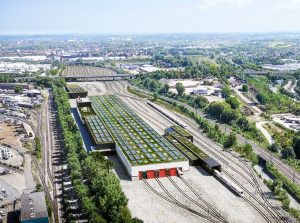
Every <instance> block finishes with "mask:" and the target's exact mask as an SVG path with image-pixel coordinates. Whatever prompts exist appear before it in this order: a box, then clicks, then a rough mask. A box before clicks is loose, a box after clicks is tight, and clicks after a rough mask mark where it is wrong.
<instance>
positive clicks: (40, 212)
mask: <svg viewBox="0 0 300 223" xmlns="http://www.w3.org/2000/svg"><path fill="white" fill-rule="evenodd" d="M38 218H48V212H47V206H46V200H45V194H44V192H35V193H25V194H22V195H21V221H25V220H30V219H38Z"/></svg>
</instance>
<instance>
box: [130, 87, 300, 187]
mask: <svg viewBox="0 0 300 223" xmlns="http://www.w3.org/2000/svg"><path fill="white" fill-rule="evenodd" d="M133 88H136V87H133ZM136 89H138V88H136ZM138 90H140V91H141V92H144V93H145V94H148V95H149V94H150V95H152V93H151V92H149V91H146V90H142V89H138ZM161 98H163V99H165V100H166V101H170V102H176V103H177V104H180V105H183V106H185V107H186V108H187V109H189V110H191V111H193V112H197V114H198V115H200V116H202V117H203V118H206V119H207V121H209V122H210V123H211V124H215V123H217V122H216V120H212V119H208V118H207V117H206V115H205V114H204V113H203V112H202V111H201V110H199V109H197V110H196V109H194V108H193V107H191V106H189V105H187V104H184V103H182V102H179V101H177V100H174V99H170V98H166V97H161ZM218 124H219V126H220V129H221V130H222V131H226V132H231V131H232V129H231V127H230V126H228V125H225V124H220V123H218ZM237 139H238V141H239V142H240V143H241V144H246V143H249V144H251V145H252V147H253V150H254V152H255V153H256V154H257V155H258V156H260V157H262V158H263V159H265V160H267V161H268V162H270V163H272V164H274V165H275V166H276V167H277V168H278V169H279V170H280V171H281V172H282V173H283V174H284V175H285V176H286V177H288V178H289V179H290V180H292V181H294V182H295V183H297V184H298V185H299V186H300V173H298V172H295V170H294V169H293V168H292V167H290V166H289V165H287V164H285V163H284V162H283V161H281V160H280V159H278V158H277V157H276V156H275V155H274V154H273V153H272V152H270V151H268V150H265V149H264V148H262V147H260V145H258V144H256V143H254V142H252V141H250V140H248V139H246V138H245V137H244V136H242V135H240V134H237Z"/></svg>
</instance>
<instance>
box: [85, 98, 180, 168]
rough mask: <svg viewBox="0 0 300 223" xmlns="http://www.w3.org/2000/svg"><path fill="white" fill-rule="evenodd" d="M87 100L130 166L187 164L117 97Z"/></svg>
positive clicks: (177, 152) (164, 140) (173, 148)
mask: <svg viewBox="0 0 300 223" xmlns="http://www.w3.org/2000/svg"><path fill="white" fill-rule="evenodd" d="M90 100H91V102H92V107H93V109H94V111H95V112H96V114H97V115H98V116H99V118H101V120H102V121H103V123H104V125H105V126H106V127H107V129H108V131H109V132H110V134H111V136H112V138H113V139H114V140H115V142H116V144H117V145H118V146H119V148H120V149H121V150H122V151H123V153H124V154H125V156H126V157H127V159H128V161H129V162H130V163H131V165H133V166H134V165H145V164H152V163H165V162H174V161H183V160H186V159H185V157H184V156H183V155H182V154H181V153H180V152H179V151H177V149H175V147H174V146H172V145H171V144H170V143H169V142H168V141H167V140H166V139H165V138H163V137H162V136H160V135H159V134H158V133H157V132H155V131H154V130H153V129H152V128H151V127H150V126H149V125H148V124H147V123H146V122H144V121H143V120H142V119H141V118H140V117H139V116H138V115H136V114H135V113H134V112H133V111H132V110H131V109H130V108H129V107H128V106H127V105H126V104H125V103H124V102H122V101H121V100H120V99H119V98H118V97H116V96H113V95H106V96H92V97H90Z"/></svg>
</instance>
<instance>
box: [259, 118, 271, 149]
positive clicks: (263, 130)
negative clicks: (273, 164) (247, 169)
mask: <svg viewBox="0 0 300 223" xmlns="http://www.w3.org/2000/svg"><path fill="white" fill-rule="evenodd" d="M266 123H269V122H267V121H262V122H257V123H256V124H255V125H256V128H258V129H259V130H260V131H261V132H262V134H264V136H265V137H266V139H267V140H268V142H269V144H270V145H272V144H273V143H274V140H273V138H272V136H271V134H270V133H269V132H268V131H267V130H266V129H265V128H264V126H263V125H264V124H266Z"/></svg>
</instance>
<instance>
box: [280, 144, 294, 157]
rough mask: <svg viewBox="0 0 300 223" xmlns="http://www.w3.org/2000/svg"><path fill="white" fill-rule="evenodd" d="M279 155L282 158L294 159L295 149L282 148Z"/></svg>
mask: <svg viewBox="0 0 300 223" xmlns="http://www.w3.org/2000/svg"><path fill="white" fill-rule="evenodd" d="M281 156H282V158H283V159H295V157H296V155H295V151H294V149H293V147H287V148H286V149H284V150H282V152H281Z"/></svg>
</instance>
